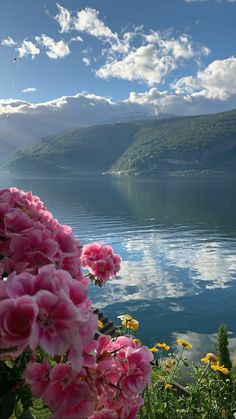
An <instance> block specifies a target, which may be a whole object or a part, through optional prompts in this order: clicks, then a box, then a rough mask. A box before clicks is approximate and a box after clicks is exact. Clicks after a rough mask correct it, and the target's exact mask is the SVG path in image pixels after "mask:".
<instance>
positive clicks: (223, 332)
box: [216, 324, 232, 370]
mask: <svg viewBox="0 0 236 419" xmlns="http://www.w3.org/2000/svg"><path fill="white" fill-rule="evenodd" d="M228 344H229V341H228V330H227V326H226V325H224V324H221V325H220V327H219V330H218V335H217V344H216V350H217V352H218V357H219V363H220V365H224V366H225V367H226V368H228V369H229V370H231V368H232V362H231V359H230V354H229V349H228Z"/></svg>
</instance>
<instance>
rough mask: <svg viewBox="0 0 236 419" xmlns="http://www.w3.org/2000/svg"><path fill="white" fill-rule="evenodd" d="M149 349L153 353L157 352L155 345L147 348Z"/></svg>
mask: <svg viewBox="0 0 236 419" xmlns="http://www.w3.org/2000/svg"><path fill="white" fill-rule="evenodd" d="M149 351H151V352H152V353H154V352H158V351H159V349H157V348H156V346H153V348H149Z"/></svg>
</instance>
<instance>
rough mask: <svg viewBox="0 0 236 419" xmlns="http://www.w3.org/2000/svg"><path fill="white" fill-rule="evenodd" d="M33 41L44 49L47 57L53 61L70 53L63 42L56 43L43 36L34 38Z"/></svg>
mask: <svg viewBox="0 0 236 419" xmlns="http://www.w3.org/2000/svg"><path fill="white" fill-rule="evenodd" d="M35 40H36V41H37V42H38V43H39V44H40V45H42V46H44V47H45V48H46V54H47V56H48V57H49V58H52V59H54V60H56V59H58V58H64V57H65V56H66V55H68V54H69V53H70V49H69V47H68V45H67V44H66V42H64V41H63V40H61V41H58V42H56V41H55V40H54V39H53V38H51V37H49V36H47V35H45V34H42V35H41V36H36V37H35Z"/></svg>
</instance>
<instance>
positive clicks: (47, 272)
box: [0, 265, 97, 370]
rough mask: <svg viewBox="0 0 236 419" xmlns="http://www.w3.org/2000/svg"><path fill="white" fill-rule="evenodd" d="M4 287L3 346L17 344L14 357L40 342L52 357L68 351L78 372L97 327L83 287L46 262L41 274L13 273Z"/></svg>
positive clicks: (1, 311) (1, 312)
mask: <svg viewBox="0 0 236 419" xmlns="http://www.w3.org/2000/svg"><path fill="white" fill-rule="evenodd" d="M0 285H1V301H0V328H1V337H0V346H1V348H11V347H13V348H14V347H16V350H15V351H12V353H11V355H12V356H16V355H17V356H19V355H20V354H21V353H22V352H23V351H24V349H25V348H26V347H29V348H30V349H31V350H32V351H34V350H36V349H37V348H38V347H39V346H40V347H41V348H42V349H43V350H44V351H45V352H47V353H48V354H49V355H51V356H55V355H59V356H62V355H63V354H64V353H66V352H68V359H69V360H70V362H71V364H72V366H73V368H75V369H76V370H79V369H80V368H81V365H82V354H83V350H84V348H85V346H86V345H87V344H88V343H89V342H90V341H91V340H92V339H93V336H94V333H95V331H96V330H97V317H96V316H95V315H94V314H93V311H92V307H91V301H90V300H88V299H87V289H86V288H85V286H84V285H83V284H82V283H81V282H79V281H78V280H76V279H73V278H72V277H71V275H70V274H69V273H68V272H66V271H63V270H58V269H56V268H55V267H54V265H46V266H43V267H42V268H40V269H39V271H38V274H37V275H32V274H30V273H28V272H22V273H20V274H15V273H12V274H10V275H9V277H8V278H7V280H5V281H2V282H1V284H0ZM14 352H16V353H14Z"/></svg>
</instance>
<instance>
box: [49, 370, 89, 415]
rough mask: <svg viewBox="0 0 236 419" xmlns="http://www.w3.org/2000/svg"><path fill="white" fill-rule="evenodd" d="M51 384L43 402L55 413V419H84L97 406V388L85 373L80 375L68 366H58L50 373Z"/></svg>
mask: <svg viewBox="0 0 236 419" xmlns="http://www.w3.org/2000/svg"><path fill="white" fill-rule="evenodd" d="M49 378H50V382H49V384H48V387H47V389H46V390H45V392H44V393H43V401H44V403H46V404H47V405H48V406H49V407H50V409H52V411H53V412H54V414H53V416H52V417H53V418H55V419H59V418H60V419H64V418H68V419H70V418H71V419H74V418H75V417H76V419H80V418H81V419H84V418H86V417H88V416H89V415H90V414H91V413H92V412H93V410H94V408H95V405H96V396H97V392H96V388H95V386H94V382H93V379H91V378H90V377H89V376H87V374H86V372H85V371H82V372H81V374H78V373H76V372H74V371H72V370H71V368H70V366H69V365H67V364H58V365H56V366H55V367H54V368H53V369H52V370H51V372H50V375H49Z"/></svg>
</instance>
